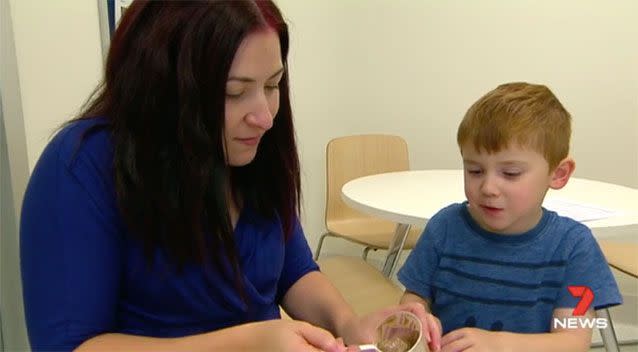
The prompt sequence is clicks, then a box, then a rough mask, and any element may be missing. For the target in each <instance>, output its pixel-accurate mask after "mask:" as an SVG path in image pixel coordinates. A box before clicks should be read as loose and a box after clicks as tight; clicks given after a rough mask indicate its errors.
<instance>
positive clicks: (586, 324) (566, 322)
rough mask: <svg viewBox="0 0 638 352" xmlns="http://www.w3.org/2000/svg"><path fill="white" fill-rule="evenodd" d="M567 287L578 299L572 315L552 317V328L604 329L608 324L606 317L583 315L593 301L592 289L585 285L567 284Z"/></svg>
mask: <svg viewBox="0 0 638 352" xmlns="http://www.w3.org/2000/svg"><path fill="white" fill-rule="evenodd" d="M567 289H568V290H569V293H571V295H572V296H574V297H580V301H578V304H577V305H576V307H574V311H573V312H572V315H573V316H572V317H568V318H554V319H552V325H553V326H552V327H553V328H554V329H557V328H563V329H578V328H590V329H591V328H597V329H605V328H606V327H607V324H608V322H607V319H605V318H587V317H583V316H584V315H585V314H586V313H587V310H589V307H590V306H591V304H592V302H594V291H592V290H591V289H590V288H589V287H587V286H567Z"/></svg>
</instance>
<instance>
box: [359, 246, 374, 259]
mask: <svg viewBox="0 0 638 352" xmlns="http://www.w3.org/2000/svg"><path fill="white" fill-rule="evenodd" d="M370 249H372V248H370V247H366V248H364V249H363V253H362V254H361V257H362V258H363V260H364V261H368V252H370Z"/></svg>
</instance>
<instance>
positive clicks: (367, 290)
mask: <svg viewBox="0 0 638 352" xmlns="http://www.w3.org/2000/svg"><path fill="white" fill-rule="evenodd" d="M317 264H319V268H320V269H321V272H322V273H323V274H324V275H326V276H327V277H328V279H329V280H330V282H331V283H332V284H333V285H334V286H335V287H336V288H337V290H338V291H339V292H340V293H341V294H342V295H343V297H344V298H345V300H346V301H347V302H348V303H349V304H350V305H351V306H352V308H353V309H354V311H355V312H356V313H357V314H359V315H364V314H367V313H372V312H374V311H377V310H379V309H381V308H384V307H388V306H391V305H394V304H398V303H399V300H400V299H401V296H402V295H403V291H402V290H401V289H400V288H399V287H398V286H397V285H395V284H394V283H393V282H392V281H391V280H390V279H388V278H387V277H385V276H384V275H383V274H382V273H381V272H380V271H379V270H377V269H376V268H374V267H373V266H372V265H370V264H368V263H367V262H365V261H364V260H362V259H361V258H357V257H347V256H333V257H325V258H321V260H319V261H317ZM280 312H281V318H282V319H291V318H290V316H289V315H288V314H286V312H285V311H284V310H283V308H282V309H281V310H280Z"/></svg>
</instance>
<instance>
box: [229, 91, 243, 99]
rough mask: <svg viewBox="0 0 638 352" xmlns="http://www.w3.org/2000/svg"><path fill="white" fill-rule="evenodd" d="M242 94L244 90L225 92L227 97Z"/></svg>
mask: <svg viewBox="0 0 638 352" xmlns="http://www.w3.org/2000/svg"><path fill="white" fill-rule="evenodd" d="M243 94H244V92H226V96H227V97H229V98H239V97H241V96H242V95H243Z"/></svg>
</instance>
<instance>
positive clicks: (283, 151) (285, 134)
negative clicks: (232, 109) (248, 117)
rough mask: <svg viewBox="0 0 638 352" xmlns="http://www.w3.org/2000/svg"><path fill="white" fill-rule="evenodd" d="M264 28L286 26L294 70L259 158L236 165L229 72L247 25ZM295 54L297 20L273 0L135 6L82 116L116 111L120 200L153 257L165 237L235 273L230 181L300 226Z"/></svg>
mask: <svg viewBox="0 0 638 352" xmlns="http://www.w3.org/2000/svg"><path fill="white" fill-rule="evenodd" d="M266 28H269V29H272V30H274V31H275V32H277V33H278V35H279V41H280V45H281V57H282V61H283V64H284V70H285V71H284V75H283V78H282V80H281V82H280V84H279V90H280V108H279V112H278V113H277V115H276V118H275V119H274V125H273V127H272V128H271V129H270V130H269V131H268V132H267V133H266V134H265V135H264V137H263V138H262V140H261V143H260V145H259V149H258V152H257V155H256V157H255V159H254V160H253V161H252V162H251V163H250V164H248V165H246V166H243V167H230V166H229V165H227V163H226V158H225V155H224V150H223V143H222V141H223V129H224V106H225V89H226V80H227V78H228V72H229V70H230V66H231V63H232V60H233V58H234V55H235V52H236V51H237V48H238V47H239V45H240V43H241V42H242V40H243V39H244V38H245V37H246V35H248V34H249V33H251V32H254V31H256V30H262V29H266ZM287 55H288V29H287V26H286V24H285V23H284V20H283V19H282V16H281V13H280V12H279V10H278V9H277V7H276V6H275V5H274V4H273V3H272V2H271V1H267V0H266V1H261V0H259V1H240V0H228V1H202V0H198V1H157V2H155V1H140V0H137V1H135V2H133V3H132V5H131V6H130V7H129V8H128V9H127V10H126V12H125V14H124V15H123V17H122V19H121V21H120V23H119V25H118V27H117V30H116V31H115V33H114V36H113V38H112V41H111V46H110V49H109V53H108V58H107V61H106V68H105V77H104V80H103V82H101V84H100V85H99V86H98V88H97V89H96V91H95V93H94V94H93V98H92V99H90V100H89V102H88V103H87V104H86V105H85V107H84V108H83V110H82V112H81V114H80V115H79V117H78V119H83V118H92V117H96V116H105V117H107V120H108V123H107V126H106V128H108V129H109V130H110V131H111V135H112V139H113V143H114V165H113V166H114V173H115V185H116V192H117V197H118V205H119V208H120V211H121V213H122V215H123V218H124V219H125V221H126V222H127V225H128V226H129V228H130V229H131V233H133V234H134V235H135V236H137V237H138V238H139V239H140V240H141V242H142V243H143V245H144V249H145V254H146V256H147V259H148V260H149V263H150V262H151V261H152V258H153V252H154V251H155V250H156V249H158V248H159V249H161V250H162V251H164V253H166V254H167V255H168V257H169V258H171V259H172V260H174V262H175V264H176V266H177V268H179V269H182V268H183V267H184V265H186V264H188V263H196V264H203V265H208V263H213V264H214V265H215V266H216V267H217V268H218V269H219V268H232V269H231V270H232V272H234V274H235V280H236V281H235V282H236V283H237V280H238V279H239V275H240V273H241V268H240V266H239V259H238V252H237V249H236V246H235V243H234V241H233V237H234V236H233V229H232V225H231V221H230V216H229V202H228V199H227V198H228V194H229V193H228V191H229V190H230V194H231V196H232V197H233V199H235V200H236V201H238V202H239V204H241V205H242V206H243V207H246V206H248V207H251V208H252V209H254V210H255V211H256V212H257V213H259V214H261V215H263V216H265V217H269V218H279V219H280V221H281V224H282V231H283V233H284V236H285V238H288V237H289V236H290V234H291V233H292V231H293V227H294V226H295V221H296V219H297V217H298V214H299V200H300V184H299V158H298V155H297V148H296V145H295V136H294V128H293V122H292V112H291V108H290V99H289V89H288V68H287V61H286V59H287ZM224 258H227V260H228V261H226V259H224ZM228 265H230V266H228ZM222 272H225V274H226V275H228V274H230V273H229V272H228V270H222ZM240 286H241V285H240Z"/></svg>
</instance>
